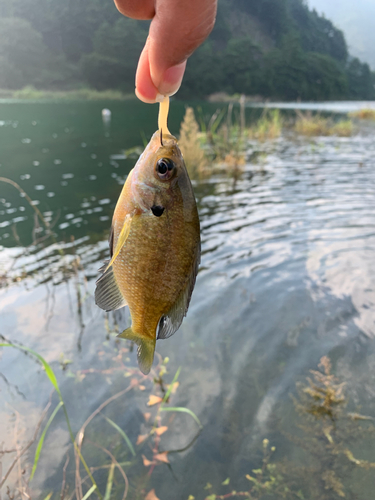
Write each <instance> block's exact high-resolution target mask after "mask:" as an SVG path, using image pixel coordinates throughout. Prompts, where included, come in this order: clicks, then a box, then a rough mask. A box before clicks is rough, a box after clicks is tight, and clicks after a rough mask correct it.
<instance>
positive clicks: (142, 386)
mask: <svg viewBox="0 0 375 500" xmlns="http://www.w3.org/2000/svg"><path fill="white" fill-rule="evenodd" d="M106 326H107V328H108V330H109V334H110V335H111V336H114V335H115V332H114V331H113V330H112V329H111V328H110V327H109V326H108V323H107V324H106ZM0 347H13V348H17V349H21V350H23V351H24V352H26V353H28V354H31V355H32V356H35V357H36V358H37V360H38V361H39V362H40V363H41V364H42V366H43V368H44V370H45V372H46V376H47V377H48V379H49V381H50V382H51V384H52V386H53V388H54V390H55V391H56V393H57V395H58V399H59V401H58V403H57V404H56V406H55V408H54V410H53V412H52V413H51V414H50V416H49V418H48V421H47V422H46V424H45V425H44V429H43V431H42V432H41V433H40V431H41V428H42V424H43V422H44V421H45V419H46V417H47V415H48V413H49V410H50V407H51V401H50V402H49V403H48V405H47V406H46V408H45V409H44V411H43V412H42V415H41V417H40V420H39V422H38V424H37V426H36V429H35V431H34V435H33V437H32V439H31V440H30V441H29V442H28V443H27V444H26V445H25V446H24V447H22V448H21V447H19V446H18V447H17V446H16V447H15V449H14V450H0V471H1V470H2V468H1V462H2V458H3V456H4V454H7V455H9V454H12V453H14V455H15V457H14V459H13V461H12V463H11V464H10V466H9V468H8V469H7V470H5V474H4V475H2V474H1V476H2V477H0V489H1V488H2V487H5V486H6V484H7V481H9V478H10V475H11V473H12V471H13V469H14V468H15V467H16V466H19V468H20V470H21V469H22V470H24V471H25V472H24V473H23V474H22V477H21V479H19V481H18V486H17V488H18V489H17V488H15V489H14V491H13V492H11V490H10V485H9V483H8V486H7V488H8V491H9V495H10V497H11V496H12V495H13V498H14V499H15V498H17V497H18V495H20V497H21V498H23V497H22V495H26V494H27V496H28V498H33V491H32V480H33V477H34V474H35V472H36V471H37V468H38V463H39V459H40V457H41V454H42V453H43V444H44V440H45V437H46V435H47V433H48V430H49V428H50V427H51V425H52V424H53V421H54V419H55V417H56V415H57V414H58V412H59V410H60V408H62V409H63V411H64V416H65V420H66V424H67V427H68V430H69V435H70V438H71V441H72V444H73V452H74V460H73V464H74V468H73V470H72V469H71V468H70V469H69V467H68V465H69V463H70V462H71V456H70V455H71V453H68V454H67V458H66V461H65V465H64V467H63V483H62V487H61V492H60V499H61V500H63V499H65V498H69V499H72V498H75V499H76V500H87V499H88V498H89V497H91V496H92V495H94V494H95V495H97V496H98V497H99V498H101V499H102V498H103V499H104V500H109V499H110V498H117V497H118V498H122V499H125V498H127V497H128V495H130V498H132V499H140V500H141V499H142V500H143V499H144V498H147V497H149V498H150V499H151V498H154V499H156V498H157V497H156V495H155V492H154V490H152V489H150V486H149V482H150V479H151V477H152V473H153V471H154V469H155V467H158V466H162V465H166V464H169V454H172V453H177V452H180V451H184V450H186V449H187V448H189V447H190V446H191V445H192V444H193V443H194V442H195V440H196V439H197V437H198V435H199V433H200V430H201V429H202V425H201V423H200V421H199V419H198V417H197V416H196V415H195V414H194V413H193V412H192V411H191V410H190V409H189V408H185V407H176V406H171V405H170V403H171V400H172V398H173V396H174V394H175V393H176V391H177V389H178V386H179V382H178V377H179V373H180V369H178V370H177V372H176V374H175V376H174V377H173V379H172V381H171V382H170V383H168V384H167V383H166V382H165V380H164V379H165V377H166V375H167V371H168V370H167V364H168V358H166V359H164V360H163V359H162V358H161V357H160V356H159V361H158V364H157V366H156V367H155V368H154V369H153V370H152V372H151V373H150V374H149V375H148V376H144V375H143V374H142V373H140V371H139V370H138V369H137V368H135V367H129V366H128V364H127V362H126V360H127V358H128V354H129V347H124V346H121V347H118V348H117V344H115V351H113V350H112V349H111V348H108V350H107V354H109V356H110V361H111V365H110V367H109V368H108V367H107V368H104V369H103V368H93V369H87V370H79V371H77V372H72V371H71V370H70V369H69V368H68V369H67V368H66V367H64V370H65V372H66V375H67V376H68V377H73V378H74V379H75V380H76V382H77V383H84V380H85V379H86V377H89V376H93V375H100V376H102V379H101V380H102V381H103V382H104V383H105V382H109V383H112V382H111V379H112V378H113V377H115V376H116V375H117V374H118V373H121V374H124V375H125V380H127V381H128V383H127V385H126V387H125V388H122V389H121V390H120V391H118V392H116V393H114V394H112V395H111V396H110V397H109V398H108V399H107V400H105V401H104V402H103V403H101V404H100V405H99V406H98V408H96V409H95V411H93V412H92V413H91V415H89V417H88V418H87V419H86V420H85V422H84V423H83V424H82V425H81V427H80V428H79V430H78V432H76V433H75V434H73V430H72V427H71V424H70V420H69V417H68V413H67V410H66V406H65V403H64V399H63V396H62V393H61V390H60V387H59V385H58V382H57V378H56V374H55V373H54V371H53V369H52V368H51V366H50V365H49V364H48V363H47V362H46V361H45V359H44V358H43V357H42V356H40V355H39V354H38V353H36V352H35V351H33V350H31V349H29V348H27V347H24V346H21V345H18V344H12V343H10V342H2V343H0ZM103 357H105V351H104V350H103V351H100V352H99V359H101V361H103ZM106 361H108V360H106ZM99 365H100V361H99V362H98V363H97V366H99ZM122 385H123V382H122ZM129 392H139V393H140V394H142V393H144V399H145V400H146V399H147V400H148V402H147V406H148V407H149V408H148V411H147V412H145V413H144V415H143V417H144V422H143V424H142V429H143V432H142V434H139V436H138V438H137V440H136V442H132V440H131V439H130V438H129V437H128V435H127V433H126V431H125V430H124V429H123V428H122V426H121V425H119V424H118V423H116V422H115V421H114V420H113V419H111V418H110V417H109V416H108V413H107V414H106V410H107V409H108V408H109V406H110V405H113V404H114V403H115V402H116V401H120V400H121V398H122V397H123V396H125V395H126V394H128V393H129ZM170 414H185V415H187V416H188V417H190V418H192V419H193V420H194V421H195V423H196V425H197V428H198V431H197V433H196V434H195V435H194V436H193V438H192V439H191V440H190V442H187V443H186V446H184V448H183V449H182V450H165V449H163V448H161V446H162V436H163V435H164V434H165V433H166V432H167V431H168V430H169V431H170V430H171V423H170V422H171V421H172V420H173V418H172V419H171V418H170V417H169V415H170ZM94 420H96V421H97V422H96V427H95V425H94V424H95V422H94V424H93V421H94ZM103 421H104V422H106V424H107V425H106V426H105V427H104V430H103ZM92 427H94V428H95V430H94V431H92V430H91V428H92ZM109 428H112V429H113V430H114V432H115V433H116V434H115V436H116V435H117V436H118V438H117V439H115V440H114V437H113V433H108V429H109ZM39 434H40V437H39V440H38V443H37V446H36V450H35V455H34V460H33V465H32V468H31V472H30V467H29V465H28V463H29V460H28V456H27V453H28V451H29V450H30V448H31V446H32V445H33V443H34V442H36V439H37V437H38V435H39ZM92 436H94V439H93V437H92ZM83 448H85V449H86V448H87V450H86V451H85V450H84V449H83ZM93 449H94V450H99V452H98V451H96V453H93V452H92V450H93ZM147 450H149V451H147ZM98 453H99V456H98ZM83 454H85V455H86V456H89V457H90V462H92V461H93V458H94V459H95V460H98V458H100V462H99V465H96V464H93V465H90V466H88V465H87V463H86V461H85V459H84V458H83ZM82 465H83V468H82ZM140 468H141V469H143V470H144V471H145V473H141V474H140ZM116 471H117V473H116ZM103 472H104V473H106V474H107V480H106V485H105V491H103V492H102V493H101V492H100V489H99V487H98V483H97V481H96V480H95V479H94V476H98V475H99V477H102V474H103ZM83 473H84V475H83ZM72 474H73V476H74V484H72V483H71V482H70V481H69V480H68V476H72ZM129 474H130V476H131V482H130V481H129V478H128V475H129ZM134 474H135V475H136V476H135V477H133V476H134ZM120 478H121V480H122V488H121V485H120V483H119V480H120ZM152 492H154V493H152ZM153 494H154V495H155V496H154V497H153V496H152V495H153ZM52 495H54V492H49V493H48V495H47V496H46V499H47V498H48V499H49V498H51V497H52Z"/></svg>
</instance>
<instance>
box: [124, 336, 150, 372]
mask: <svg viewBox="0 0 375 500" xmlns="http://www.w3.org/2000/svg"><path fill="white" fill-rule="evenodd" d="M117 337H119V338H120V339H128V340H131V341H132V342H135V343H136V344H137V346H138V351H137V358H138V365H139V369H140V370H141V372H142V373H144V374H145V375H147V374H148V373H150V370H151V367H152V363H153V361H154V352H155V344H156V339H150V338H147V337H141V336H140V335H138V334H137V333H136V332H133V330H132V327H130V328H128V329H127V330H124V331H123V332H122V333H120V335H117Z"/></svg>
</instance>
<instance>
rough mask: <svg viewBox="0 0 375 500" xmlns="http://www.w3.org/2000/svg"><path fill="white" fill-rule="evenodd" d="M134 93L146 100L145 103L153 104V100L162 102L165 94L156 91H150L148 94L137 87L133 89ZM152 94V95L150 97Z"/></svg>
mask: <svg viewBox="0 0 375 500" xmlns="http://www.w3.org/2000/svg"><path fill="white" fill-rule="evenodd" d="M135 95H136V96H137V97H138V99H140V100H141V101H143V102H146V103H147V104H153V103H155V102H162V100H163V99H164V97H165V96H163V95H162V94H159V93H156V95H155V92H150V93H149V95H144V93H142V92H141V91H140V90H139V89H138V87H137V88H136V89H135ZM153 95H154V97H152V96H153Z"/></svg>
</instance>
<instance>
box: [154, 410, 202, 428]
mask: <svg viewBox="0 0 375 500" xmlns="http://www.w3.org/2000/svg"><path fill="white" fill-rule="evenodd" d="M160 411H177V412H181V413H187V414H188V415H190V416H191V417H192V418H193V419H194V420H195V421H196V423H197V424H198V425H199V428H200V429H203V425H202V424H201V422H200V420H199V418H198V417H197V416H196V414H195V413H194V412H193V411H191V410H189V408H183V407H182V406H169V407H164V406H162V407H160Z"/></svg>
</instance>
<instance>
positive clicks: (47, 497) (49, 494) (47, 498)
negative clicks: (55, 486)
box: [44, 491, 53, 500]
mask: <svg viewBox="0 0 375 500" xmlns="http://www.w3.org/2000/svg"><path fill="white" fill-rule="evenodd" d="M52 495H53V491H51V493H48V495H47V496H46V498H45V499H44V500H49V499H50V498H51V496H52Z"/></svg>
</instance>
